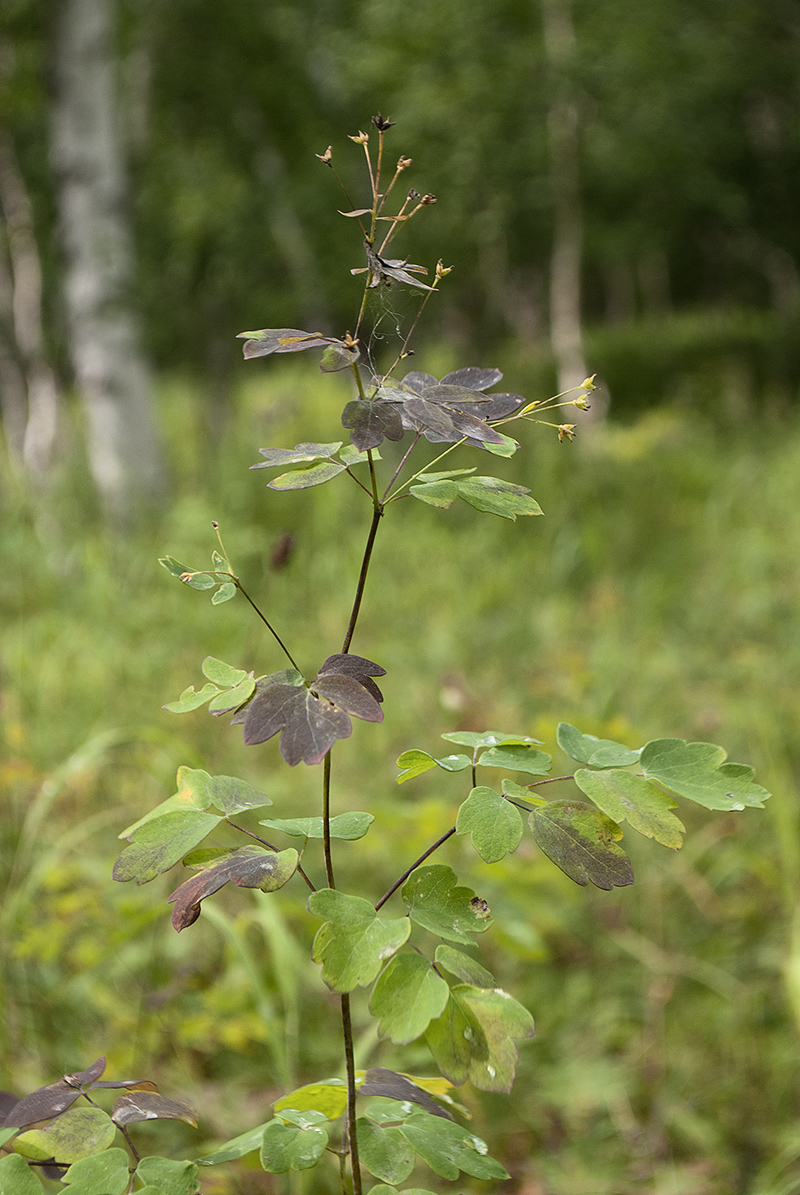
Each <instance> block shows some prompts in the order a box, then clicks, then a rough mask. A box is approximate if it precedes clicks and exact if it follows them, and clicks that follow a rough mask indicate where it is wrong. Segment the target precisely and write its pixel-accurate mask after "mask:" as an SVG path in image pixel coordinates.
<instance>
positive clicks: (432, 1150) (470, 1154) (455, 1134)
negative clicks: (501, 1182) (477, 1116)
mask: <svg viewBox="0 0 800 1195" xmlns="http://www.w3.org/2000/svg"><path fill="white" fill-rule="evenodd" d="M399 1132H401V1133H402V1134H403V1136H404V1137H405V1139H406V1140H407V1141H408V1143H409V1145H412V1146H413V1147H414V1149H415V1150H416V1151H417V1153H418V1154H419V1155H420V1157H421V1158H422V1159H423V1160H424V1161H425V1162H427V1164H428V1165H429V1166H430V1168H431V1170H432V1171H433V1172H434V1174H438V1175H439V1176H440V1177H441V1178H449V1179H456V1178H458V1172H459V1170H463V1171H464V1173H465V1174H470V1175H472V1177H473V1178H482V1179H490V1178H496V1179H504V1178H509V1177H510V1176H509V1174H508V1171H507V1170H506V1169H505V1168H504V1167H503V1166H501V1165H500V1163H499V1162H496V1161H495V1159H494V1158H490V1157H489V1155H488V1153H487V1150H486V1144H485V1142H483V1141H481V1139H480V1137H476V1136H474V1134H472V1133H470V1132H468V1130H467V1129H462V1127H461V1125H458V1124H456V1123H455V1122H454V1121H452V1120H443V1119H442V1118H441V1117H439V1116H431V1114H430V1113H429V1112H415V1113H414V1114H413V1116H409V1118H408V1120H406V1121H405V1122H404V1123H403V1124H402V1125H401V1126H400V1128H399Z"/></svg>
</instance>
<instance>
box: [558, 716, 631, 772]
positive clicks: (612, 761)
mask: <svg viewBox="0 0 800 1195" xmlns="http://www.w3.org/2000/svg"><path fill="white" fill-rule="evenodd" d="M556 740H557V742H558V745H559V747H560V748H561V750H562V751H563V752H564V753H565V754H566V755H568V756H569V757H570V759H575V760H577V762H578V763H585V764H588V765H589V767H592V768H624V767H627V766H628V765H629V764H632V763H637V762H638V760H639V755H640V752H639V751H631V750H630V749H629V748H628V747H623V746H622V744H621V743H615V742H613V740H612V739H598V738H596V737H595V736H594V735H593V734H581V732H580V731H579V730H578V729H576V727H574V726H570V724H569V722H559V724H558V730H557V731H556Z"/></svg>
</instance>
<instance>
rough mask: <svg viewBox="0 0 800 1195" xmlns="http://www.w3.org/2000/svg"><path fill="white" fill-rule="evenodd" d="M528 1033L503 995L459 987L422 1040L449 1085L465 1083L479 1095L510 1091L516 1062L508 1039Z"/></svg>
mask: <svg viewBox="0 0 800 1195" xmlns="http://www.w3.org/2000/svg"><path fill="white" fill-rule="evenodd" d="M533 1032H534V1025H533V1017H532V1016H531V1015H530V1013H529V1012H528V1010H527V1009H526V1008H523V1006H522V1005H521V1004H520V1003H519V1002H518V1001H517V1000H515V999H514V998H513V997H512V996H509V994H508V992H504V991H502V990H501V989H500V988H486V987H483V986H475V985H473V984H469V983H463V984H457V985H456V986H455V987H454V988H452V989H451V991H450V998H449V1000H448V1002H447V1007H446V1008H445V1010H444V1013H443V1014H442V1016H441V1017H440V1018H439V1019H438V1020H437V1021H432V1022H431V1024H430V1026H429V1027H428V1031H427V1033H426V1034H425V1040H426V1041H427V1043H428V1046H429V1048H430V1051H431V1053H432V1054H433V1057H434V1060H435V1062H436V1064H437V1066H438V1067H439V1070H440V1071H441V1072H442V1074H443V1075H445V1076H446V1077H447V1078H448V1079H449V1080H450V1081H451V1082H452V1083H456V1084H460V1083H463V1082H464V1080H465V1079H467V1078H469V1079H470V1081H471V1082H472V1083H473V1084H474V1085H475V1086H476V1087H478V1088H480V1090H481V1091H510V1090H511V1087H512V1085H513V1082H514V1073H515V1070H516V1064H517V1060H518V1054H517V1048H516V1046H515V1045H514V1039H515V1038H527V1037H532V1036H533Z"/></svg>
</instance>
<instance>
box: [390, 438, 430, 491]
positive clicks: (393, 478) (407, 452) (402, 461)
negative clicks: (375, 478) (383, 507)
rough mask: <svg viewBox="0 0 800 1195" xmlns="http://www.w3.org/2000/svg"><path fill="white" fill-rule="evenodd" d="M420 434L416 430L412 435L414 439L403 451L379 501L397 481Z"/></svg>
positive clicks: (417, 442)
mask: <svg viewBox="0 0 800 1195" xmlns="http://www.w3.org/2000/svg"><path fill="white" fill-rule="evenodd" d="M421 436H422V432H417V434H416V435H415V436H414V439H413V440H412V441H411V444H410V445H409V447H408V448H407V449H406V450H405V452H404V453H403V455H402V457H401V459H400V464H399V465H398V466H397V468H396V469H395V471H394V473H393V474H392V476H391V478H390V479H389V484H388V485H387V487H386V489H385V490H384V491H383V497H382V498H381V502H385V501H386V495H387V494H388V493H389V490H390V489H391V488H392V486H393V485H394V483H395V482H396V481H397V478H398V477H399V476H400V472H401V470H402V468H403V466H404V465H405V463H406V461H407V460H408V458H409V457H410V456H411V453H412V452H413V451H414V449H415V448H416V446H417V444H419V441H420V437H421Z"/></svg>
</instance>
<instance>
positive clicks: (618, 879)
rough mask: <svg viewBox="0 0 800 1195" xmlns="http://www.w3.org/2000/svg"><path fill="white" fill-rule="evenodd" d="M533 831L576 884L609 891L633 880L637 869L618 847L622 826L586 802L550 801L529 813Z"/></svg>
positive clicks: (546, 852)
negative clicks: (591, 884)
mask: <svg viewBox="0 0 800 1195" xmlns="http://www.w3.org/2000/svg"><path fill="white" fill-rule="evenodd" d="M528 824H529V825H530V828H531V833H532V834H533V837H534V839H535V840H536V842H537V843H538V845H539V847H540V848H541V850H542V851H543V852H544V853H545V855H547V857H548V859H550V860H551V861H552V862H553V863H555V865H556V867H559V868H560V869H561V870H562V871H563V872H564V874H565V875H568V876H569V878H570V879H571V880H574V881H575V883H576V884H582V885H584V886H585V885H586V884H588V883H589V881H590V880H591V882H592V883H593V884H594V885H595V886H596V887H597V888H604V889H605V890H606V891H608V890H610V889H611V888H614V887H624V886H625V885H626V884H632V883H633V868H632V867H631V863H630V860H629V858H628V856H627V855H626V854H625V852H624V851H623V850H622V849H621V848H620V847H618V846H617V842H618V841H619V839H620V838H621V837H622V831H621V830H620V828H619V826H618V825H617V824H616V823H615V822H612V821H611V819H610V818H608V817H606V816H605V815H604V814H602V813H599V812H598V810H597V809H595V808H593V806H591V805H585V804H584V803H583V802H582V801H550V802H549V803H548V804H547V805H543V806H542V807H541V808H539V809H534V810H532V811H531V812H530V813H529V815H528Z"/></svg>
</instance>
